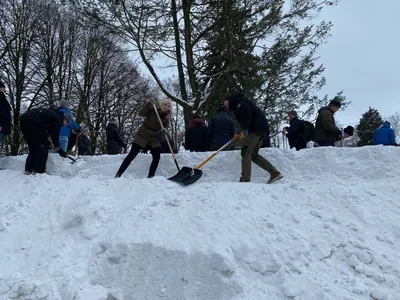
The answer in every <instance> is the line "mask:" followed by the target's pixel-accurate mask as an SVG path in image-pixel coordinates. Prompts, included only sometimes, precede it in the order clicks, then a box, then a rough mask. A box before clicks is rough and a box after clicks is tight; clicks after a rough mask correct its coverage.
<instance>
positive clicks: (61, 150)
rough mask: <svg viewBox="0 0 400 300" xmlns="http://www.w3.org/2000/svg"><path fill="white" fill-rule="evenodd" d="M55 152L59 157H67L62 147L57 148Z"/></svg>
mask: <svg viewBox="0 0 400 300" xmlns="http://www.w3.org/2000/svg"><path fill="white" fill-rule="evenodd" d="M57 152H58V154H59V155H60V156H61V157H67V152H65V151H64V150H63V149H61V148H59V149H57Z"/></svg>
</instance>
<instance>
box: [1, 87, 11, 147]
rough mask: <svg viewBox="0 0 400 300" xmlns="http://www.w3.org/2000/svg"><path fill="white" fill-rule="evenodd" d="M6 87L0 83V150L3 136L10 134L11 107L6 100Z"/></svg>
mask: <svg viewBox="0 0 400 300" xmlns="http://www.w3.org/2000/svg"><path fill="white" fill-rule="evenodd" d="M5 92H6V87H5V85H4V83H3V82H1V81H0V149H1V147H2V145H3V139H4V136H5V135H7V134H10V133H11V106H10V104H9V103H8V101H7V99H6V95H5Z"/></svg>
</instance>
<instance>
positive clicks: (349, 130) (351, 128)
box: [343, 125, 354, 136]
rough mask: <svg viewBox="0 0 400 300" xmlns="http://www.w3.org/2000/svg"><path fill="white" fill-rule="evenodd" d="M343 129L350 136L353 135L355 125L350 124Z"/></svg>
mask: <svg viewBox="0 0 400 300" xmlns="http://www.w3.org/2000/svg"><path fill="white" fill-rule="evenodd" d="M343 131H344V133H346V134H348V135H349V136H353V134H354V127H353V126H350V125H349V126H347V127H346V128H345V129H343Z"/></svg>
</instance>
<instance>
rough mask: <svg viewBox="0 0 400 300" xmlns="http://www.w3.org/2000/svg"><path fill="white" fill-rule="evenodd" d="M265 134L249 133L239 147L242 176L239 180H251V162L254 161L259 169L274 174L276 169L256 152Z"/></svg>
mask: <svg viewBox="0 0 400 300" xmlns="http://www.w3.org/2000/svg"><path fill="white" fill-rule="evenodd" d="M264 138H265V134H264V135H261V134H255V133H250V134H249V137H248V138H247V140H246V141H245V143H244V145H243V146H242V149H241V152H240V154H241V156H242V176H241V181H244V182H247V181H250V180H251V162H254V163H255V164H256V165H257V166H259V167H260V168H261V169H263V170H265V171H267V172H268V173H270V174H271V175H272V174H276V173H277V172H278V171H277V169H276V168H275V167H274V166H273V165H272V164H271V163H270V162H269V161H268V160H266V159H265V158H264V157H262V156H261V155H260V154H258V151H260V147H261V145H262V143H263V141H264Z"/></svg>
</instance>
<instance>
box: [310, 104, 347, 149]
mask: <svg viewBox="0 0 400 300" xmlns="http://www.w3.org/2000/svg"><path fill="white" fill-rule="evenodd" d="M341 106H342V104H341V103H340V101H339V100H337V99H333V100H332V101H331V102H330V103H329V105H328V106H325V107H322V108H321V109H320V110H318V117H317V120H316V122H315V132H314V142H315V143H316V144H317V145H318V147H325V146H332V147H334V146H335V143H336V141H337V140H340V139H341V138H342V131H341V130H340V129H339V128H338V127H337V126H336V124H335V118H334V117H333V115H334V113H335V112H337V111H338V110H339V108H340V107H341Z"/></svg>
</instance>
